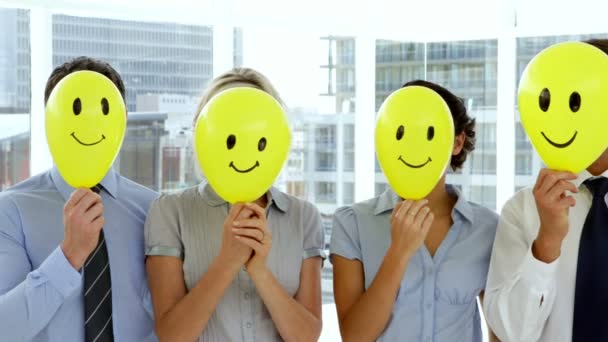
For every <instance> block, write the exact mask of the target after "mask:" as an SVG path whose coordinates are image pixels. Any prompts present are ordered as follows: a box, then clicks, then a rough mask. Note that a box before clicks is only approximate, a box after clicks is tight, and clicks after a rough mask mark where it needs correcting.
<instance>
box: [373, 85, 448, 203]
mask: <svg viewBox="0 0 608 342" xmlns="http://www.w3.org/2000/svg"><path fill="white" fill-rule="evenodd" d="M453 144H454V122H453V119H452V115H451V113H450V109H449V107H448V105H447V104H446V103H445V101H444V100H443V98H441V96H440V95H439V94H437V93H436V92H435V91H433V90H431V89H429V88H426V87H422V86H408V87H405V88H401V89H399V90H397V91H395V92H393V93H392V94H391V95H390V96H389V97H388V98H387V99H386V100H385V101H384V103H383V104H382V106H381V107H380V110H379V112H378V119H377V122H376V153H377V155H378V161H379V163H380V166H381V167H382V171H383V172H384V175H385V176H386V178H387V180H388V182H389V184H390V185H391V187H392V188H393V190H394V191H395V192H396V193H397V194H398V195H399V196H400V197H401V198H404V199H411V200H419V199H422V198H424V197H426V196H427V195H428V194H429V193H430V192H431V191H432V190H433V188H434V187H435V186H436V185H437V182H438V181H439V179H441V177H442V176H443V173H444V172H445V169H446V167H447V165H448V164H449V162H450V159H451V155H452V148H453Z"/></svg>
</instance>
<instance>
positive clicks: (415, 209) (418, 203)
mask: <svg viewBox="0 0 608 342" xmlns="http://www.w3.org/2000/svg"><path fill="white" fill-rule="evenodd" d="M427 203H429V201H428V200H426V199H423V200H420V201H416V202H415V203H414V204H413V205H412V207H411V208H410V210H409V211H408V213H407V214H408V216H410V217H411V219H412V222H413V219H414V218H415V217H416V215H418V212H419V211H420V209H422V207H424V206H426V205H427Z"/></svg>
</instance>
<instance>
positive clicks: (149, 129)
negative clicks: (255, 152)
mask: <svg viewBox="0 0 608 342" xmlns="http://www.w3.org/2000/svg"><path fill="white" fill-rule="evenodd" d="M242 46H243V33H242V30H240V29H238V28H235V29H234V39H233V47H234V49H235V50H234V51H235V53H234V59H233V62H234V64H235V65H241V64H242V60H243V53H242ZM82 55H85V56H90V57H95V58H99V59H101V60H104V61H106V62H108V63H110V64H111V65H112V66H113V67H114V68H115V69H116V70H117V71H118V72H119V73H120V74H121V76H122V78H123V80H124V83H125V87H126V90H127V107H128V110H129V120H128V126H127V134H126V138H125V141H124V144H123V146H122V150H121V153H120V156H119V158H118V159H117V162H116V166H117V167H118V170H120V172H121V174H122V175H124V176H126V177H128V178H130V179H132V180H134V181H136V182H138V183H140V184H142V185H145V186H147V187H150V188H152V189H154V190H157V191H162V192H167V191H173V190H177V189H181V188H185V187H188V186H192V185H195V184H197V183H199V181H200V177H199V173H198V172H197V162H196V158H195V156H194V153H193V150H192V145H191V140H192V119H193V117H194V112H195V110H196V106H197V103H198V100H199V97H200V93H201V91H202V89H203V88H204V87H205V85H206V84H207V83H208V82H209V80H210V79H211V78H212V75H213V28H212V27H210V26H200V25H182V24H176V23H154V22H140V21H124V20H112V19H100V18H84V17H74V16H67V15H54V16H53V66H58V65H60V64H62V63H64V62H66V61H68V60H70V59H72V58H74V57H77V56H82Z"/></svg>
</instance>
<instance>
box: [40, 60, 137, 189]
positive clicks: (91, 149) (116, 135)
mask: <svg viewBox="0 0 608 342" xmlns="http://www.w3.org/2000/svg"><path fill="white" fill-rule="evenodd" d="M45 125H46V136H47V142H48V145H49V149H50V151H51V155H52V156H53V161H54V163H55V165H56V166H57V169H58V170H59V173H60V174H61V176H62V177H63V178H64V180H65V181H66V182H67V183H68V184H69V185H71V186H72V187H75V188H80V187H84V188H90V187H93V186H95V185H96V184H98V183H99V182H100V181H101V180H102V179H103V177H104V176H105V175H106V173H107V172H108V170H109V169H110V167H112V164H113V163H114V159H116V156H117V155H118V152H119V151H120V147H121V145H122V142H123V139H124V135H125V130H126V127H127V115H126V108H125V103H124V101H123V98H122V96H121V94H120V91H119V90H118V88H116V86H115V85H114V83H112V81H110V80H109V79H108V78H107V77H105V76H104V75H102V74H99V73H97V72H93V71H77V72H74V73H72V74H69V75H68V76H66V77H64V78H63V79H62V80H61V81H60V82H59V83H58V84H57V86H55V88H54V89H53V91H52V92H51V94H50V96H49V99H48V101H47V104H46V122H45Z"/></svg>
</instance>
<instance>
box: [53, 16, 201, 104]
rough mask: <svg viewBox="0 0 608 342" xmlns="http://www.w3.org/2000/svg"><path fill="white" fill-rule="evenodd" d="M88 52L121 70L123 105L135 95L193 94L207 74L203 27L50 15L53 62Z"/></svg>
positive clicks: (196, 92)
mask: <svg viewBox="0 0 608 342" xmlns="http://www.w3.org/2000/svg"><path fill="white" fill-rule="evenodd" d="M82 55H85V56H91V57H96V58H99V59H102V60H104V61H107V62H109V63H110V64H111V65H112V66H113V67H114V68H116V69H117V70H118V72H119V73H120V74H121V76H122V78H123V80H124V82H125V87H126V89H127V106H128V109H129V110H130V111H134V110H135V109H136V108H135V106H136V99H137V95H147V94H179V95H190V96H197V95H199V94H200V91H201V90H202V88H203V87H204V86H205V85H206V83H207V82H208V81H209V79H211V77H212V75H213V30H212V28H211V27H209V26H198V25H182V24H173V23H152V22H137V21H124V20H114V19H100V18H83V17H73V16H66V15H54V16H53V65H54V66H57V65H60V64H62V63H64V62H66V61H68V60H70V59H72V58H74V57H78V56H82Z"/></svg>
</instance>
